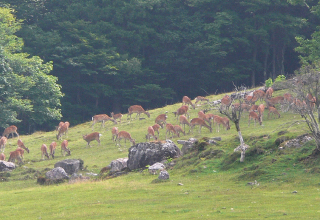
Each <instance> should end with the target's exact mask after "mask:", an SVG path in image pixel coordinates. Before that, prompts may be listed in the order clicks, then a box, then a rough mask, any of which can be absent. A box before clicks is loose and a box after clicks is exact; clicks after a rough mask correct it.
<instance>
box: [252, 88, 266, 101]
mask: <svg viewBox="0 0 320 220" xmlns="http://www.w3.org/2000/svg"><path fill="white" fill-rule="evenodd" d="M253 96H254V97H257V99H258V100H260V101H262V100H263V99H264V98H265V97H266V93H265V92H264V91H262V90H260V89H258V90H256V91H254V92H253Z"/></svg>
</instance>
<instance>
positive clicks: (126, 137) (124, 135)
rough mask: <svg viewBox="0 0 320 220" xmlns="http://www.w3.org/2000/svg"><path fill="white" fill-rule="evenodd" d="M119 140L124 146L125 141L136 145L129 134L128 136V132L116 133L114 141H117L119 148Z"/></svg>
mask: <svg viewBox="0 0 320 220" xmlns="http://www.w3.org/2000/svg"><path fill="white" fill-rule="evenodd" d="M121 139H124V143H125V144H126V140H129V141H130V142H131V143H132V145H135V144H136V141H135V139H133V138H132V137H131V134H130V133H129V132H127V131H120V132H119V133H118V135H117V139H116V140H117V141H118V145H119V146H121V145H120V141H121Z"/></svg>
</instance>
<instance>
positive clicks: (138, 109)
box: [127, 105, 150, 120]
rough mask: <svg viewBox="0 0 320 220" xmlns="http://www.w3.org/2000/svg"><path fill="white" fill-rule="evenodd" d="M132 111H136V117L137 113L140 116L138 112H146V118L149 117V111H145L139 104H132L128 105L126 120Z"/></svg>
mask: <svg viewBox="0 0 320 220" xmlns="http://www.w3.org/2000/svg"><path fill="white" fill-rule="evenodd" d="M133 113H137V116H136V118H137V117H138V115H139V118H140V114H141V113H144V114H146V115H147V116H148V118H150V113H149V112H147V111H145V110H144V109H143V108H142V106H141V105H132V106H130V107H129V108H128V115H127V120H128V117H129V116H130V120H131V115H132V114H133Z"/></svg>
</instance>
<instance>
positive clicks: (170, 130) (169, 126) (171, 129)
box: [166, 123, 177, 139]
mask: <svg viewBox="0 0 320 220" xmlns="http://www.w3.org/2000/svg"><path fill="white" fill-rule="evenodd" d="M168 133H169V135H170V133H171V134H172V136H171V138H173V136H174V134H177V132H176V130H174V127H173V125H172V124H170V123H167V124H166V139H167V134H168Z"/></svg>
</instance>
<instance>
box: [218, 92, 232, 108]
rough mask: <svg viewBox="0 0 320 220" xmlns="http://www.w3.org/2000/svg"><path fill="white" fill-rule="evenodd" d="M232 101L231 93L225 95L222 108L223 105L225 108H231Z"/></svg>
mask: <svg viewBox="0 0 320 220" xmlns="http://www.w3.org/2000/svg"><path fill="white" fill-rule="evenodd" d="M231 103H232V99H231V97H230V96H229V95H225V96H224V97H223V98H222V99H221V108H222V109H223V107H224V108H225V109H229V107H230V105H231Z"/></svg>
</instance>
